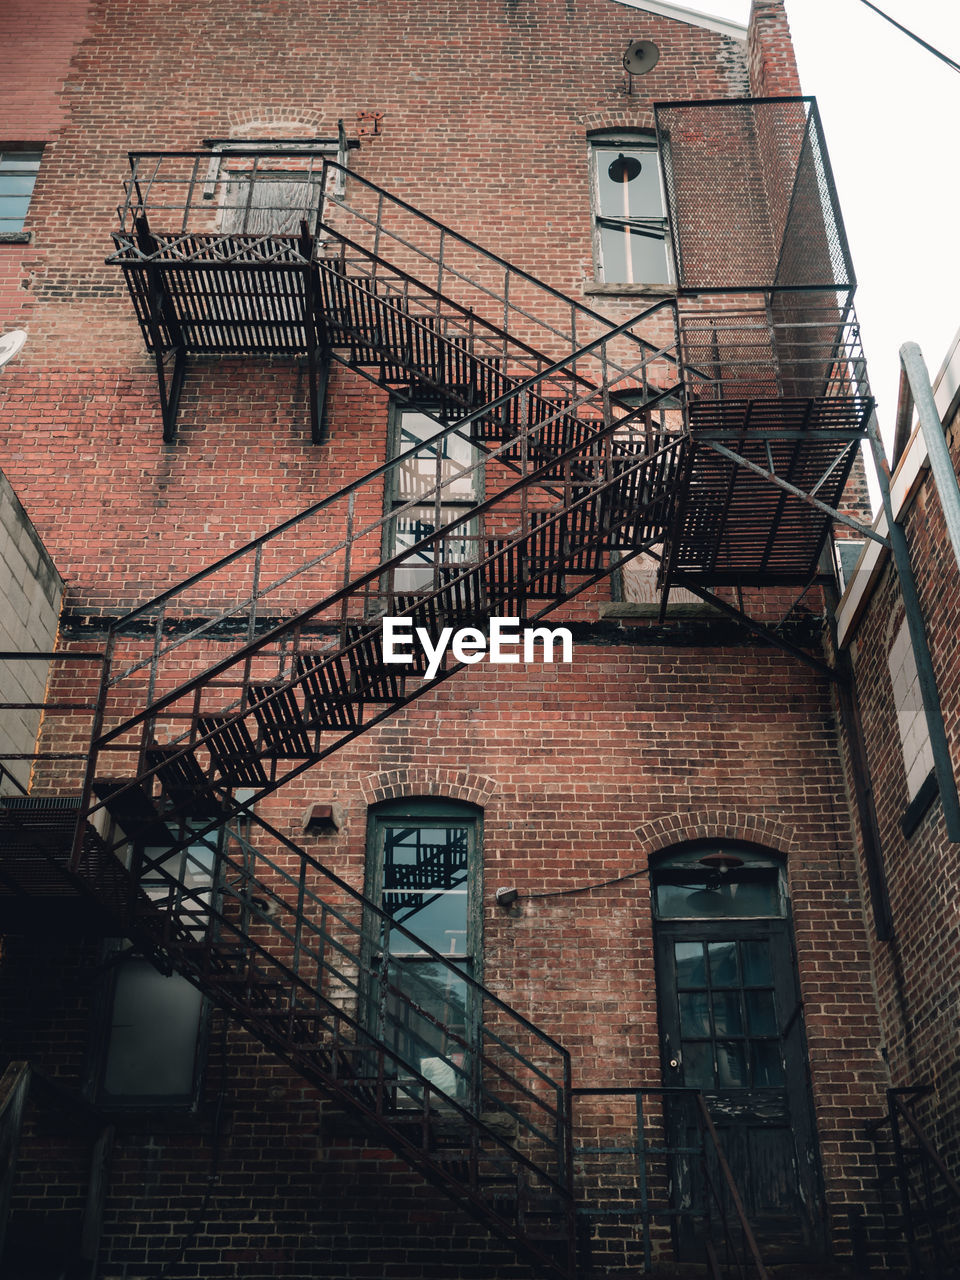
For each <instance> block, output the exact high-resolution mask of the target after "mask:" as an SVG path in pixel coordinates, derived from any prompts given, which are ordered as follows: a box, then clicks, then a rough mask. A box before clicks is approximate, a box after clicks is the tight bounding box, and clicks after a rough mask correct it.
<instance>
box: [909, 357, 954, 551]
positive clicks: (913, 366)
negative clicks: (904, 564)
mask: <svg viewBox="0 0 960 1280" xmlns="http://www.w3.org/2000/svg"><path fill="white" fill-rule="evenodd" d="M900 364H901V365H902V366H903V371H904V373H905V374H906V375H907V381H908V382H909V383H910V390H911V392H912V393H913V402H914V404H915V405H916V406H917V414H918V416H919V418H920V430H921V431H922V432H923V442H924V444H925V445H926V446H927V456H928V457H929V459H930V471H931V473H932V475H933V483H934V485H935V486H936V490H937V495H938V497H939V498H940V506H941V507H942V509H943V518H944V520H945V521H946V525H947V533H948V534H949V535H950V542H951V544H952V546H953V555H954V558H955V560H956V562H957V567H958V568H960V485H958V484H957V473H956V472H955V471H954V469H953V460H952V458H951V457H950V450H949V449H948V448H947V441H946V439H945V437H944V434H943V427H942V426H941V425H940V414H939V413H938V412H937V405H936V402H935V401H934V398H933V387H932V386H931V385H930V374H929V373H928V371H927V365H926V362H925V361H924V358H923V353H922V352H921V350H920V348H919V347H918V346H917V344H916V343H915V342H905V343H904V344H903V346H902V347H901V348H900Z"/></svg>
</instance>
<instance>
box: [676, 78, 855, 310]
mask: <svg viewBox="0 0 960 1280" xmlns="http://www.w3.org/2000/svg"><path fill="white" fill-rule="evenodd" d="M656 118H657V132H658V136H659V140H660V148H661V154H662V159H663V172H664V181H665V185H666V190H667V208H668V212H669V216H670V231H671V238H672V244H673V252H674V260H675V266H676V273H677V283H678V286H679V288H680V290H681V292H682V291H698V290H699V291H702V290H722V291H727V290H739V289H765V290H766V289H770V288H777V289H837V290H844V291H849V290H852V289H853V288H854V286H855V284H856V281H855V279H854V275H853V268H852V265H851V261H850V251H849V248H848V246H847V239H846V233H845V231H844V228H843V222H842V220H841V217H840V209H839V205H838V202H837V193H836V188H835V186H834V183H833V177H832V174H831V171H830V164H829V160H828V158H827V153H826V148H825V146H824V142H823V131H822V128H821V125H820V117H819V114H818V112H817V107H816V103H815V102H814V100H813V99H812V98H752V99H731V100H722V101H711V102H671V103H658V104H657V106H656Z"/></svg>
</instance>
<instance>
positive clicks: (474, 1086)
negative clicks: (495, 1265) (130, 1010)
mask: <svg viewBox="0 0 960 1280" xmlns="http://www.w3.org/2000/svg"><path fill="white" fill-rule="evenodd" d="M253 822H254V827H255V830H256V832H257V833H258V836H257V837H253V838H251V837H250V836H247V835H244V834H242V833H241V832H239V831H237V830H236V829H233V828H230V829H228V830H227V832H226V836H227V839H226V842H225V845H226V847H222V848H221V849H220V851H219V852H218V854H217V867H218V873H217V875H216V878H215V880H214V881H211V878H210V875H209V861H208V860H206V858H205V857H204V856H203V855H202V854H200V853H199V852H194V853H190V854H188V856H187V858H186V859H185V866H184V867H183V868H182V869H181V870H180V874H179V875H178V874H174V872H173V871H172V870H171V868H170V866H169V863H168V861H167V860H168V859H169V852H168V850H166V849H163V850H161V851H159V852H158V853H157V854H156V856H153V857H147V858H145V859H144V860H143V862H142V865H141V868H140V874H141V878H142V880H143V881H144V882H145V883H146V884H148V885H149V888H148V893H150V898H151V900H150V901H149V902H147V901H146V900H142V901H141V905H140V910H139V914H138V919H137V922H136V924H135V931H136V929H137V928H139V929H140V930H142V931H143V933H144V934H145V936H146V938H147V939H148V941H149V943H150V944H151V945H152V946H153V947H154V948H156V947H160V948H162V949H163V950H164V951H165V952H166V954H167V956H168V957H170V958H171V959H172V960H173V962H174V963H175V965H176V966H177V968H178V969H180V971H181V972H183V973H184V974H185V975H186V976H187V977H189V978H190V980H191V981H192V982H194V983H195V985H197V986H198V987H200V989H201V990H203V991H205V992H206V994H208V995H210V996H212V997H213V998H214V999H219V1000H220V1001H221V1002H225V1003H226V1004H228V1005H229V1006H230V1007H231V1008H232V1010H233V1011H234V1012H235V1013H237V1014H239V1015H240V1016H241V1018H242V1019H243V1020H245V1021H246V1022H247V1024H248V1025H249V1026H250V1027H251V1029H253V1030H254V1031H255V1032H256V1033H257V1034H259V1035H260V1036H261V1037H262V1038H263V1039H264V1040H265V1041H266V1042H267V1043H268V1044H270V1046H271V1047H272V1048H274V1049H275V1050H276V1051H277V1052H279V1053H281V1055H282V1056H284V1057H285V1058H286V1059H287V1060H288V1061H290V1062H291V1063H292V1064H293V1065H294V1066H295V1067H297V1068H298V1069H299V1070H300V1071H301V1072H303V1073H304V1074H306V1075H307V1076H308V1078H317V1077H318V1076H319V1077H322V1080H321V1082H322V1083H324V1084H326V1085H328V1086H332V1087H333V1088H334V1090H335V1092H337V1094H338V1096H340V1097H341V1098H343V1099H344V1101H346V1102H348V1103H349V1104H351V1105H355V1106H356V1107H357V1108H358V1109H359V1110H360V1111H361V1112H362V1113H364V1114H366V1115H367V1116H368V1117H369V1118H370V1119H372V1120H374V1121H375V1122H377V1123H378V1124H380V1125H383V1126H385V1127H386V1129H387V1130H388V1131H390V1132H391V1134H392V1135H393V1137H394V1139H395V1140H397V1141H400V1142H401V1143H402V1142H404V1141H405V1142H407V1143H409V1142H410V1141H411V1139H410V1137H409V1134H407V1137H406V1138H404V1136H403V1135H404V1133H405V1132H407V1131H408V1130H409V1129H410V1122H411V1119H412V1118H414V1117H417V1116H418V1117H419V1123H420V1127H421V1138H422V1148H423V1149H422V1150H421V1151H420V1152H419V1155H418V1160H419V1162H420V1163H421V1164H424V1163H426V1164H428V1165H429V1164H430V1162H431V1157H430V1153H429V1148H430V1133H431V1127H432V1126H433V1125H435V1124H437V1123H442V1122H443V1117H444V1116H446V1117H447V1118H448V1119H449V1118H451V1117H456V1118H457V1119H458V1120H459V1121H460V1122H462V1123H463V1124H464V1125H465V1126H466V1127H467V1129H468V1131H469V1132H470V1133H472V1134H473V1135H475V1138H476V1139H478V1140H479V1141H480V1142H482V1143H483V1144H484V1145H483V1147H482V1148H481V1147H480V1146H478V1142H477V1141H469V1142H467V1143H466V1147H467V1151H466V1154H465V1155H464V1160H465V1161H466V1162H467V1164H468V1165H470V1169H469V1171H468V1172H467V1173H466V1174H464V1175H462V1176H455V1175H450V1172H449V1170H447V1172H446V1175H445V1176H446V1177H447V1180H448V1181H450V1179H451V1177H452V1180H453V1181H454V1182H455V1183H456V1184H457V1188H458V1194H460V1195H462V1196H464V1197H465V1198H467V1199H468V1200H473V1201H475V1202H482V1203H484V1204H485V1207H486V1211H487V1212H488V1214H489V1215H490V1216H491V1217H493V1218H494V1219H496V1220H498V1222H499V1225H500V1227H501V1229H504V1230H505V1231H506V1234H508V1236H511V1237H513V1238H518V1232H517V1230H516V1228H515V1227H511V1225H510V1224H509V1223H507V1222H505V1221H503V1220H502V1219H501V1217H500V1211H499V1210H498V1208H497V1206H496V1205H495V1204H494V1203H487V1201H492V1200H494V1199H495V1198H496V1193H495V1192H493V1193H491V1195H490V1196H485V1194H484V1188H483V1186H482V1180H481V1179H480V1177H479V1165H478V1162H479V1161H481V1160H488V1159H494V1158H497V1157H498V1156H499V1157H503V1158H504V1159H507V1160H508V1161H509V1163H510V1165H511V1166H512V1167H513V1168H514V1169H523V1170H525V1171H526V1175H527V1177H528V1178H529V1179H531V1181H532V1183H533V1184H534V1185H536V1186H537V1187H538V1188H539V1189H540V1190H541V1191H542V1192H543V1193H545V1194H548V1195H551V1196H554V1197H556V1200H557V1217H558V1225H559V1226H560V1227H561V1229H562V1224H563V1222H569V1221H570V1219H571V1213H570V1205H571V1203H572V1168H571V1165H570V1159H569V1151H570V1132H569V1131H570V1122H571V1117H570V1055H569V1053H568V1051H567V1050H566V1049H564V1048H563V1046H562V1045H560V1044H559V1043H558V1042H557V1041H556V1040H554V1039H553V1038H552V1037H551V1036H549V1035H547V1034H546V1033H545V1032H543V1031H541V1030H540V1028H538V1027H537V1026H536V1025H535V1024H534V1023H532V1022H531V1021H530V1020H529V1019H528V1018H526V1017H525V1016H524V1015H523V1014H521V1013H520V1012H519V1011H517V1010H516V1009H514V1008H513V1007H512V1006H510V1005H509V1004H508V1003H507V1002H506V1001H504V1000H503V999H501V998H500V997H499V996H497V995H496V994H495V993H494V992H492V991H490V990H489V988H487V987H485V986H483V985H482V984H481V983H480V982H479V981H477V980H476V979H475V978H474V977H473V976H472V975H471V974H469V973H467V972H465V970H464V969H463V968H462V967H461V966H460V965H458V964H456V963H454V962H453V961H452V960H451V958H450V957H449V956H444V955H443V954H441V953H439V952H437V951H436V950H435V949H434V948H433V947H431V946H430V945H429V944H427V943H426V942H424V941H422V940H421V939H420V938H418V937H417V936H416V934H414V933H413V932H411V931H410V930H408V929H406V928H405V927H404V926H403V925H401V924H398V923H397V922H395V921H394V920H393V919H392V917H390V916H389V915H388V913H387V912H385V911H384V910H383V909H382V908H381V907H380V906H379V905H378V904H376V903H374V902H372V901H371V900H370V899H368V898H366V897H365V896H364V895H363V894H361V893H359V892H358V891H357V890H355V889H354V888H353V887H352V886H351V885H349V884H348V883H347V882H346V881H345V880H343V879H341V878H340V877H339V876H337V875H336V874H335V873H334V872H332V871H330V870H329V869H328V868H326V867H325V866H323V864H322V863H320V862H319V861H318V860H317V859H315V858H313V857H312V856H311V855H310V854H309V853H307V852H306V851H305V850H304V849H302V848H301V847H300V846H298V845H297V844H295V843H294V842H293V841H292V840H290V839H289V838H288V837H286V836H285V835H283V833H282V832H280V831H278V830H277V829H276V828H275V827H273V826H272V825H271V824H270V823H268V822H266V821H265V820H263V819H261V818H260V817H255V818H254V819H253ZM260 836H262V837H264V838H266V839H268V840H270V841H275V842H276V843H277V844H278V845H279V846H280V848H281V850H282V853H280V854H279V855H274V854H271V852H269V851H268V850H267V849H266V848H264V847H263V844H262V843H261V842H260V840H259V838H258V837H260ZM231 846H235V847H236V849H237V850H238V851H239V852H238V853H234V852H231ZM291 855H292V857H291ZM191 868H194V869H195V870H196V872H197V873H198V874H197V876H196V879H195V882H194V883H193V884H188V883H186V881H187V880H188V879H189V878H190V870H191ZM204 876H205V877H206V878H205V879H204V878H203V877H204ZM158 883H159V884H162V886H164V887H163V888H162V889H161V890H160V892H159V895H158V889H157V886H158ZM318 885H322V886H325V887H326V889H327V890H329V891H331V893H330V894H329V895H326V896H321V893H320V892H318V891H317V887H318ZM337 900H339V901H337ZM351 909H352V910H353V916H352V917H351ZM393 933H396V934H398V935H399V936H401V937H403V938H404V939H405V940H406V941H407V943H408V944H410V945H412V946H413V947H414V948H415V949H416V950H417V951H418V952H419V953H422V954H424V955H426V956H427V957H429V960H430V963H431V964H432V965H434V966H437V967H439V968H441V969H442V970H444V971H445V972H446V973H447V974H448V976H449V977H450V978H451V979H455V980H456V982H457V983H458V984H461V985H462V986H464V987H465V988H467V989H468V990H469V992H470V993H471V994H470V996H469V998H468V1000H467V1001H466V1002H465V1004H466V1007H468V1008H473V1009H475V1010H478V1012H479V1014H480V1016H479V1017H478V1025H477V1027H476V1031H475V1032H474V1033H471V1031H470V1030H469V1028H468V1029H467V1030H465V1031H462V1032H461V1031H458V1030H457V1029H456V1027H455V1026H448V1025H446V1024H444V1022H443V1021H442V1020H441V1019H440V1018H439V1017H438V1016H437V1015H436V1013H434V1012H431V1011H430V1010H429V1009H427V1008H425V1007H424V1006H423V1005H422V1004H421V1003H420V1002H419V1001H418V999H417V997H416V994H415V993H414V994H411V992H410V991H408V990H406V989H405V987H404V984H403V980H402V976H401V974H400V973H399V972H397V973H391V971H390V966H389V964H388V963H385V961H386V960H387V959H388V957H389V936H390V935H391V934H393ZM238 980H239V982H240V985H239V986H237V981H238ZM388 997H389V999H388ZM365 1010H370V1011H371V1012H372V1011H373V1010H377V1014H376V1017H375V1018H373V1019H372V1020H371V1017H370V1016H369V1015H368V1013H366V1012H365ZM483 1015H485V1016H483ZM418 1027H419V1028H421V1029H420V1030H419V1031H418ZM394 1033H398V1034H403V1035H405V1036H406V1037H407V1039H408V1040H409V1041H412V1043H413V1045H414V1048H415V1051H416V1050H420V1051H421V1056H420V1057H417V1058H416V1060H413V1061H411V1059H410V1057H408V1056H405V1055H404V1052H403V1051H402V1049H401V1048H400V1047H398V1045H397V1044H396V1043H395V1042H394V1043H392V1042H391V1039H392V1036H393V1035H394ZM431 1036H436V1037H438V1038H439V1039H440V1047H439V1051H438V1048H437V1046H436V1045H435V1043H434V1042H433V1041H432V1040H431V1039H430V1037H431ZM524 1040H526V1041H528V1042H529V1043H528V1044H526V1045H524V1044H523V1041H524ZM424 1049H429V1051H430V1053H429V1056H435V1057H437V1058H438V1059H439V1060H440V1061H441V1062H442V1063H443V1064H444V1066H445V1067H446V1068H447V1071H448V1073H449V1075H450V1076H451V1077H452V1081H453V1083H452V1085H450V1084H446V1085H441V1084H439V1083H437V1081H436V1080H435V1079H431V1078H430V1077H428V1076H427V1075H425V1074H424V1072H423V1070H422V1069H421V1067H420V1065H419V1064H420V1061H421V1060H422V1056H423V1055H422V1051H423V1050H424ZM494 1112H499V1113H500V1114H501V1115H503V1116H509V1117H510V1119H511V1120H512V1122H513V1124H514V1125H515V1134H514V1135H513V1136H509V1135H508V1134H507V1133H505V1131H504V1127H503V1126H502V1125H499V1126H497V1125H494V1124H491V1123H490V1117H491V1113H494ZM397 1125H400V1126H401V1129H400V1130H399V1131H397V1129H396V1126H397ZM441 1172H442V1170H441ZM558 1269H560V1270H562V1269H563V1268H562V1266H561V1267H558Z"/></svg>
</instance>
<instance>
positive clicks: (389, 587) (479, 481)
mask: <svg viewBox="0 0 960 1280" xmlns="http://www.w3.org/2000/svg"><path fill="white" fill-rule="evenodd" d="M438 413H439V410H438V409H437V408H436V407H435V406H430V405H405V404H401V403H399V402H398V401H396V400H394V401H391V403H390V410H389V416H388V421H387V460H388V461H391V460H393V459H395V458H396V457H397V456H398V455H399V454H401V453H404V452H406V449H407V448H409V447H410V446H409V445H404V446H403V447H401V432H402V431H403V419H404V417H405V416H407V415H414V414H417V415H419V416H420V417H422V418H426V419H427V420H428V421H430V422H433V423H434V424H435V426H436V430H437V432H440V431H443V430H444V428H445V426H449V425H450V423H444V422H443V421H442V420H441V419H440V418H439V416H438ZM460 438H461V437H454V436H453V435H448V436H447V437H446V438H445V439H444V441H443V445H444V448H446V445H447V442H448V441H450V440H452V439H460ZM468 447H469V449H470V450H471V453H472V458H471V464H470V465H471V466H472V467H474V470H473V471H471V473H470V481H471V487H472V496H471V497H470V499H469V500H468V499H466V498H463V499H458V498H454V499H447V500H443V499H442V495H441V494H434V496H433V497H432V498H429V499H428V500H427V502H424V503H421V504H419V505H421V506H427V505H431V504H432V505H433V507H434V511H435V513H436V512H437V511H438V508H439V512H440V513H441V514H442V513H443V512H444V511H445V510H448V511H451V512H456V513H457V514H458V515H464V514H466V513H467V512H468V511H469V510H470V509H471V508H473V507H476V506H478V505H479V504H480V503H482V502H483V499H484V492H485V470H484V466H483V453H482V451H481V449H480V448H479V447H478V446H477V444H476V441H475V440H474V439H473V431H472V429H471V430H470V442H469V445H468ZM441 457H443V455H441ZM400 472H401V468H400V467H397V466H393V467H391V468H390V469H389V471H388V472H387V474H386V476H385V479H384V506H383V510H384V516H385V517H386V519H385V520H384V525H383V538H382V541H381V557H382V560H383V561H387V560H392V559H393V558H394V556H397V555H399V554H400V552H401V551H402V550H403V549H404V548H402V547H398V545H397V542H398V539H397V521H396V516H395V513H396V512H398V511H399V510H400V509H401V508H403V507H405V506H406V505H407V504H408V503H409V502H412V501H413V498H412V497H404V496H403V495H402V494H401V493H400V490H399V477H400ZM434 484H435V480H434V479H430V480H429V482H428V484H427V486H426V487H427V488H428V489H430V488H432V487H434ZM415 509H416V508H415V507H411V508H410V514H412V513H413V511H414V510H415ZM442 523H445V522H444V521H442V520H441V524H442ZM434 527H437V526H434ZM462 528H463V531H464V539H465V540H466V546H467V550H466V554H465V555H464V557H463V560H462V561H459V562H458V563H462V564H464V565H467V564H470V563H471V561H472V560H473V561H475V560H477V559H479V550H480V528H479V525H478V523H477V522H476V521H472V522H470V523H468V524H465V525H464V526H462ZM424 536H427V535H424ZM416 541H419V539H414V542H416ZM471 546H473V548H474V549H475V554H474V555H473V556H472V557H471V555H470V547H471ZM430 563H431V564H432V565H434V566H435V565H436V558H435V557H433V558H432V559H431V562H430ZM415 568H416V566H410V569H415ZM402 569H403V566H402V565H401V566H397V567H396V568H394V569H393V570H392V571H391V572H390V574H389V575H388V580H386V581H385V582H384V584H383V589H384V591H385V592H386V593H387V594H400V595H416V594H418V593H424V592H426V591H428V590H429V591H433V590H434V589H435V586H436V584H437V577H436V574H435V573H434V574H433V575H432V577H433V582H432V583H431V585H430V586H429V588H427V587H425V586H423V585H416V586H409V587H403V586H401V587H397V586H395V583H396V574H397V572H398V570H402Z"/></svg>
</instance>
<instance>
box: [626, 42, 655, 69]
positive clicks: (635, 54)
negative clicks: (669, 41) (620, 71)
mask: <svg viewBox="0 0 960 1280" xmlns="http://www.w3.org/2000/svg"><path fill="white" fill-rule="evenodd" d="M659 61H660V50H659V49H658V48H657V46H656V45H655V44H654V43H653V41H652V40H633V41H631V42H630V44H628V45H627V51H626V53H625V54H624V55H623V68H624V70H625V71H629V72H630V74H631V75H632V76H642V75H644V74H645V73H646V72H647V71H652V70H653V68H654V67H655V66H656V65H657V63H658V62H659Z"/></svg>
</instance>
